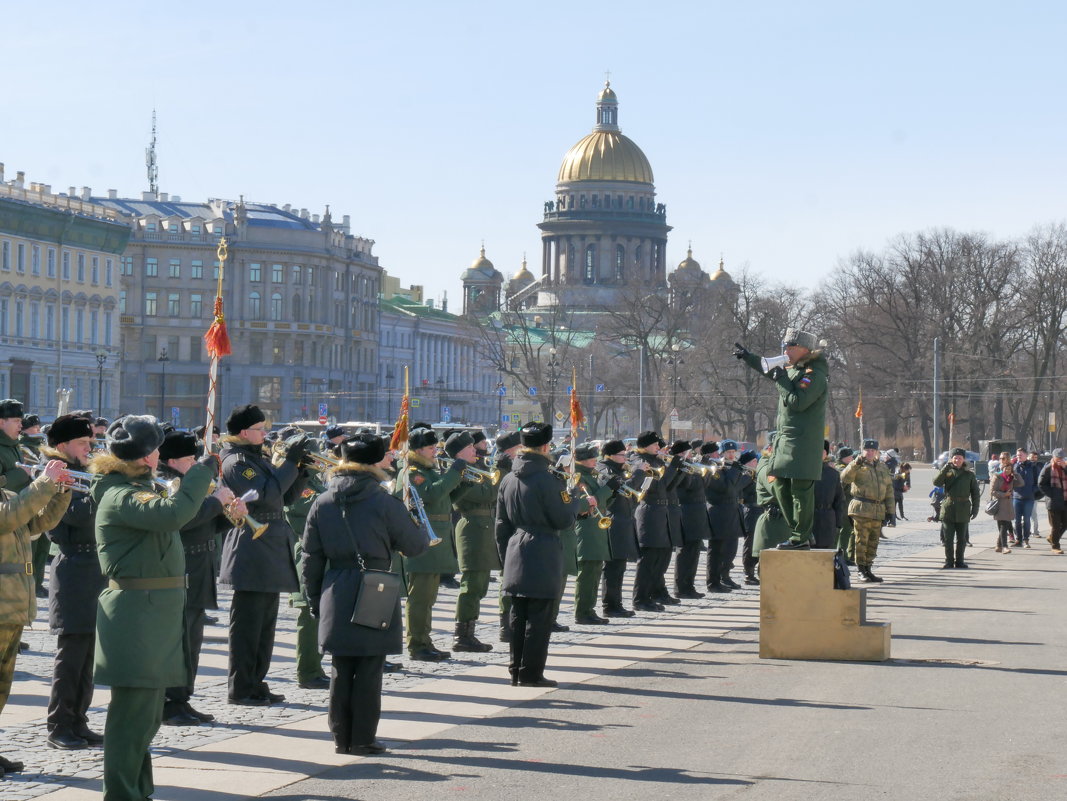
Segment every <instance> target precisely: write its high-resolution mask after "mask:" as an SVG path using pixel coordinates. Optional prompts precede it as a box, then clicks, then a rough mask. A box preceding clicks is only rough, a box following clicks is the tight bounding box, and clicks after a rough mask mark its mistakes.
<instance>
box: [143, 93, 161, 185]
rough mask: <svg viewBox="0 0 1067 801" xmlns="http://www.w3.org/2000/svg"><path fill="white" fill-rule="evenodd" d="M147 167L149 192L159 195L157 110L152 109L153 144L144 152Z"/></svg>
mask: <svg viewBox="0 0 1067 801" xmlns="http://www.w3.org/2000/svg"><path fill="white" fill-rule="evenodd" d="M144 163H145V167H147V168H148V191H149V192H151V193H152V194H153V195H159V165H158V164H156V110H155V109H152V142H151V144H149V146H148V147H147V148H146V149H145V152H144Z"/></svg>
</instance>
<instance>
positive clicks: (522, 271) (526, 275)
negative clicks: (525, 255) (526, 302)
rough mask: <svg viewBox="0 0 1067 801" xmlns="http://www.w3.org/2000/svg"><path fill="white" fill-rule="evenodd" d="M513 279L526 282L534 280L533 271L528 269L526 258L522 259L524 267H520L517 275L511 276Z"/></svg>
mask: <svg viewBox="0 0 1067 801" xmlns="http://www.w3.org/2000/svg"><path fill="white" fill-rule="evenodd" d="M511 280H512V281H515V282H517V283H524V284H526V283H529V282H530V281H533V280H534V277H533V273H531V272H530V271H529V270H527V269H526V259H523V260H522V267H520V268H519V269H518V271H517V272H516V273H515V275H513V276H511Z"/></svg>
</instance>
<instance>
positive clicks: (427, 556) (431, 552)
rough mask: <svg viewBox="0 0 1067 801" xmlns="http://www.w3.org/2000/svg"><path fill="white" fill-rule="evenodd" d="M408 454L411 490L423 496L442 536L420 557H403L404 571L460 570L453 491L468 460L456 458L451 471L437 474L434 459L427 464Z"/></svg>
mask: <svg viewBox="0 0 1067 801" xmlns="http://www.w3.org/2000/svg"><path fill="white" fill-rule="evenodd" d="M408 456H409V459H410V464H409V465H408V468H407V470H408V481H410V482H411V491H412V492H417V493H418V494H419V497H420V498H421V499H422V504H423V506H425V507H426V514H427V516H428V517H429V518H430V526H431V527H432V528H433V533H434V534H436V535H437V536H438V537H440V538H441V542H440V543H439V544H438V545H435V546H434V547H432V548H430V549H428V550H427V551H425V552H424V553H422V554H420V555H419V556H414V557H412V558H410V559H408V558H407V557H404V572H405V573H455V572H456V571H457V570H459V562H457V561H456V544H455V540H454V537H453V531H452V491H453V490H455V489H456V487H458V486H459V484H460V481H461V480H462V468H463V467H465V466H466V463H465V462H462V461H459V460H456V461H454V462H452V466H451V467H449V469H448V470H446V471H445V472H443V473H438V472H437V469H436V468H435V466H434V465H433V463H432V462H430V463H428V462H427V461H426V460H424V459H422V458H421V457H419V456H417V455H416V454H414V453H411V454H409V455H408ZM398 483H399V482H398ZM397 495H398V496H401V497H402V496H403V493H402V489H400V488H398V490H397Z"/></svg>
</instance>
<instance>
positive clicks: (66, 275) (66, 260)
mask: <svg viewBox="0 0 1067 801" xmlns="http://www.w3.org/2000/svg"><path fill="white" fill-rule="evenodd" d="M63 280H64V281H69V280H70V251H67V250H64V251H63Z"/></svg>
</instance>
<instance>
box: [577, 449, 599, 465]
mask: <svg viewBox="0 0 1067 801" xmlns="http://www.w3.org/2000/svg"><path fill="white" fill-rule="evenodd" d="M596 457H597V453H596V446H595V445H579V446H578V447H577V448H575V449H574V458H575V459H576V460H577V461H579V462H584V461H585V460H586V459H595V458H596Z"/></svg>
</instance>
